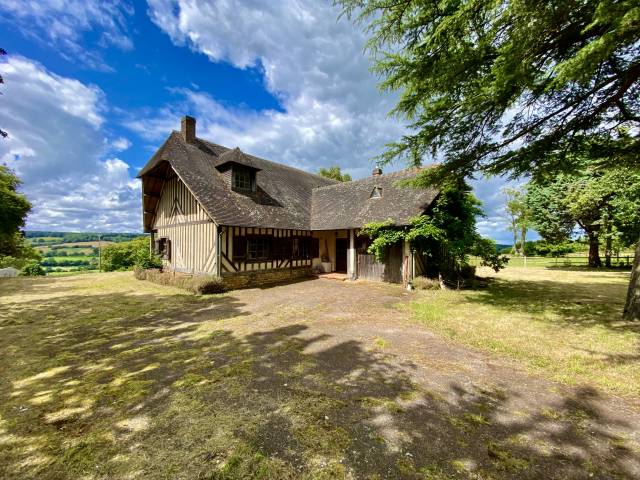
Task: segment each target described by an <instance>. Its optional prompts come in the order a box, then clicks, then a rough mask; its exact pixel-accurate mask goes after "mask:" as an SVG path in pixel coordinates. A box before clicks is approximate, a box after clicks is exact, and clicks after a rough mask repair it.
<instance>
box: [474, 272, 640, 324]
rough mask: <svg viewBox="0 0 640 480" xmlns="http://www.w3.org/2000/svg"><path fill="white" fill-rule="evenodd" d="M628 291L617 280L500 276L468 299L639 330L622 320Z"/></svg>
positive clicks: (577, 321) (575, 321)
mask: <svg viewBox="0 0 640 480" xmlns="http://www.w3.org/2000/svg"><path fill="white" fill-rule="evenodd" d="M625 294H626V285H622V284H617V283H596V282H581V283H567V282H561V281H553V280H538V279H529V280H513V279H509V280H503V279H499V278H498V279H493V281H492V282H491V283H490V284H489V286H488V288H486V289H483V290H481V291H478V293H477V295H473V296H469V298H468V300H469V301H470V302H477V303H480V304H486V305H491V306H493V307H498V308H500V309H504V310H507V311H519V312H527V313H532V314H544V313H550V314H553V315H554V316H555V317H554V318H553V320H550V321H554V322H558V321H559V322H564V323H566V324H571V325H576V326H595V325H597V326H602V327H606V328H608V329H611V330H615V331H629V332H636V333H640V323H639V322H629V321H624V320H623V319H622V308H623V306H624V300H625ZM539 318H541V319H542V317H539Z"/></svg>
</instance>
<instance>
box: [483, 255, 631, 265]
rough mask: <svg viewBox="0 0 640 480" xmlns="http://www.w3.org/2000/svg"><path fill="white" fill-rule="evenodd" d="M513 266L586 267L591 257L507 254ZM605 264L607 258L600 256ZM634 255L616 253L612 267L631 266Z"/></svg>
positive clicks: (612, 259)
mask: <svg viewBox="0 0 640 480" xmlns="http://www.w3.org/2000/svg"><path fill="white" fill-rule="evenodd" d="M507 256H508V257H509V263H508V264H507V266H511V267H586V266H588V265H589V257H588V256H586V255H564V256H560V257H538V256H532V257H521V256H516V255H507ZM471 260H472V261H471V263H472V265H480V259H479V258H477V257H472V259H471ZM600 260H601V261H602V265H603V266H604V261H605V258H604V256H601V257H600ZM633 260H634V255H631V254H628V255H614V256H612V257H611V266H612V267H629V268H631V266H632V265H633Z"/></svg>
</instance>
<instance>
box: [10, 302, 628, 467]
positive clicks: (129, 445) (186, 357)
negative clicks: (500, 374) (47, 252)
mask: <svg viewBox="0 0 640 480" xmlns="http://www.w3.org/2000/svg"><path fill="white" fill-rule="evenodd" d="M131 297H132V295H131V294H123V295H120V294H111V295H91V296H84V297H83V298H74V297H73V296H67V297H64V298H59V299H53V300H49V301H48V303H47V305H39V304H35V303H34V304H33V305H31V306H30V307H29V308H28V309H26V310H29V312H31V313H29V314H28V315H27V316H26V317H23V318H27V320H30V321H27V322H22V323H17V324H11V325H9V326H7V327H4V328H3V332H4V333H8V334H9V336H8V337H4V340H3V345H4V346H5V347H8V348H10V350H9V354H10V355H14V356H15V358H14V359H13V362H15V363H14V365H15V368H13V369H12V368H11V364H12V360H10V359H9V358H7V359H6V360H7V362H6V363H5V364H4V365H3V368H2V374H1V377H2V391H1V392H2V393H0V397H1V400H2V406H1V407H0V408H1V411H2V412H1V414H2V420H3V423H2V424H0V429H1V430H3V431H2V432H1V434H2V439H3V440H2V441H3V442H4V445H5V446H7V447H8V448H5V449H3V453H0V476H2V477H3V478H78V477H80V476H87V475H92V476H94V477H95V478H124V477H126V476H128V477H132V478H136V477H137V478H210V479H219V478H269V479H290V478H369V479H375V478H409V479H411V478H415V479H418V478H431V479H434V478H435V479H438V478H558V479H560V478H614V476H616V475H617V476H619V477H628V478H633V477H634V476H636V475H637V474H638V473H639V470H638V469H639V468H640V466H639V461H640V460H639V458H638V452H637V451H636V450H634V448H636V447H635V446H634V444H633V443H632V442H633V439H632V438H631V439H627V438H626V437H625V436H624V435H630V436H633V435H634V433H633V432H634V425H633V424H632V423H630V420H626V419H624V418H620V417H618V416H614V415H612V414H611V413H610V412H608V411H604V410H602V409H601V405H600V403H601V400H602V399H601V398H600V397H599V395H598V393H597V392H595V391H593V390H589V389H581V390H576V391H572V392H570V393H565V394H561V395H557V396H555V397H553V399H549V398H548V397H545V398H541V399H539V400H536V399H533V400H532V399H527V398H525V395H526V393H525V392H524V391H522V390H520V389H519V388H516V387H514V386H513V385H512V386H505V385H483V384H481V383H479V384H467V383H461V382H460V381H457V380H455V381H453V380H452V382H451V383H450V384H448V385H442V386H441V388H440V389H438V390H431V389H428V388H426V387H425V386H424V385H421V384H418V383H416V381H415V380H414V372H415V370H416V369H417V368H418V367H416V365H414V364H413V363H412V362H411V361H399V360H397V359H396V358H393V357H390V356H388V355H385V354H384V353H381V352H380V351H376V350H371V349H369V348H367V347H366V346H365V345H363V344H362V343H360V342H357V341H354V340H348V341H342V340H339V339H337V338H336V337H335V336H334V335H332V334H331V333H328V332H320V333H318V331H317V330H312V329H310V328H309V325H307V324H305V322H304V319H299V318H298V319H296V318H291V319H288V320H287V321H284V324H281V323H279V324H276V325H274V326H273V327H269V328H262V329H255V328H254V329H251V328H249V327H247V326H246V325H245V326H244V327H243V328H239V330H234V329H231V328H230V327H229V324H228V323H222V324H221V322H222V321H224V320H228V319H231V318H235V317H241V316H243V315H246V314H247V313H248V311H247V308H248V307H247V306H246V305H244V304H243V302H242V301H240V300H239V298H240V297H238V296H234V295H233V294H228V295H224V296H218V297H211V298H204V299H202V298H200V299H199V298H196V297H192V298H191V299H186V298H177V299H174V300H171V299H167V298H164V299H162V301H163V302H164V304H160V305H158V302H159V301H160V299H159V298H157V297H155V296H153V295H135V297H136V298H131ZM178 297H180V296H178ZM139 301H140V302H144V305H148V306H149V309H148V311H146V312H145V313H142V314H140V313H139V314H138V315H132V314H131V313H129V314H127V313H126V312H127V311H126V309H125V310H122V311H121V310H118V307H117V305H122V304H124V305H128V306H129V307H130V309H133V310H135V311H138V309H139V307H140V305H141V304H138V303H137V302H139ZM64 302H71V303H73V304H76V305H78V304H82V303H87V304H91V305H92V308H93V309H95V311H94V312H93V313H92V314H89V319H88V320H86V316H84V317H85V319H83V315H82V314H81V312H79V313H77V315H76V316H73V315H72V312H71V311H67V313H66V315H68V316H69V318H64V317H60V316H57V315H53V317H52V318H47V317H46V312H47V311H49V312H57V311H58V310H59V309H61V308H62V307H63V303H64ZM131 302H133V303H135V305H133V306H132V303H131ZM154 302H155V303H154ZM109 306H111V314H108V313H109V312H110V310H109ZM77 308H78V307H77ZM33 312H35V313H33ZM31 315H34V317H31ZM38 315H39V316H44V317H43V318H40V321H37V320H36V319H35V316H38ZM292 316H293V317H295V312H294V313H293V314H292ZM240 320H241V319H240V318H239V319H238V323H239V322H240ZM20 329H30V330H31V332H30V334H29V336H25V334H24V333H23V334H22V336H21V334H20V332H19V330H20ZM49 330H52V331H51V334H50V335H49V333H48V332H49ZM432 368H435V367H432ZM427 373H428V372H427ZM439 373H440V372H435V371H434V372H433V374H434V375H437V374H439ZM523 402H524V403H523ZM522 405H526V407H523V406H522ZM522 409H524V410H522ZM620 432H627V433H626V434H621V433H620ZM629 432H631V433H629ZM636 433H637V432H636Z"/></svg>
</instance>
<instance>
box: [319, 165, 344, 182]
mask: <svg viewBox="0 0 640 480" xmlns="http://www.w3.org/2000/svg"><path fill="white" fill-rule="evenodd" d="M318 173H319V174H320V175H321V176H323V177H326V178H332V179H334V180H338V181H339V182H350V181H351V175H349V174H348V173H342V172H341V171H340V167H339V166H338V165H334V166H333V167H329V168H321V169H320V171H319V172H318Z"/></svg>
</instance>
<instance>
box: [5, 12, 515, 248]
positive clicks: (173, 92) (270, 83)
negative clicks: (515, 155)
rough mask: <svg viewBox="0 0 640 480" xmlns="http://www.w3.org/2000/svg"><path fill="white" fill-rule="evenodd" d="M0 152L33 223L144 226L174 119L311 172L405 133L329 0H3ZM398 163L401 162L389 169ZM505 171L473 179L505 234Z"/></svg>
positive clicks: (44, 226) (484, 225) (489, 229)
mask: <svg viewBox="0 0 640 480" xmlns="http://www.w3.org/2000/svg"><path fill="white" fill-rule="evenodd" d="M0 9H1V10H2V12H3V15H2V16H1V17H0V28H1V29H2V32H3V35H2V39H1V40H0V42H2V43H0V47H2V48H4V49H5V50H6V51H7V52H8V55H7V56H6V57H3V59H2V60H1V61H0V74H2V76H3V77H4V81H5V84H4V85H3V86H2V88H0V91H1V92H2V94H3V95H2V96H1V97H0V128H2V129H3V130H5V131H7V132H8V133H9V137H8V138H6V139H0V163H3V164H6V165H8V166H9V167H10V168H12V169H13V170H15V171H16V173H17V174H18V175H19V176H20V178H21V179H22V180H23V186H22V191H23V192H24V193H25V194H26V195H27V196H28V198H29V199H30V200H31V202H32V203H33V205H34V209H33V211H32V213H31V214H30V216H29V218H28V221H27V229H30V230H56V231H110V232H118V231H126V232H136V231H141V228H142V221H141V201H140V182H139V180H137V179H136V178H135V177H136V174H137V172H138V171H139V170H140V168H141V167H142V166H143V165H144V164H145V163H146V161H147V160H148V159H149V157H150V156H151V155H152V154H153V153H154V152H155V150H156V149H157V148H158V147H159V146H160V144H161V143H162V142H163V141H164V139H165V138H166V137H167V135H168V134H169V133H170V132H171V130H173V129H179V125H180V117H182V116H183V115H192V116H194V117H196V119H197V128H198V136H200V137H202V138H206V139H208V140H211V141H213V142H215V143H219V144H222V145H225V146H227V147H236V146H238V147H240V148H241V149H242V150H243V151H246V152H249V153H251V154H254V155H258V156H261V157H264V158H267V159H269V160H273V161H276V162H280V163H285V164H288V165H291V166H294V167H297V168H301V169H303V170H307V171H310V172H317V171H318V169H319V168H320V167H328V166H331V165H339V166H340V167H341V168H342V170H343V171H345V172H348V173H349V174H351V176H352V177H354V178H356V179H357V178H362V177H364V176H367V175H370V174H371V169H372V167H373V160H372V159H373V157H375V156H376V155H377V154H379V153H381V152H382V151H383V150H384V145H385V144H386V143H388V142H390V141H393V140H396V139H397V138H399V136H400V135H402V133H403V132H404V131H405V126H404V124H403V122H402V121H400V120H398V119H394V118H390V117H389V116H388V115H387V113H388V112H389V110H391V108H392V107H393V106H394V104H395V102H396V100H397V93H393V92H381V91H380V90H379V89H378V88H377V83H378V81H379V79H378V78H377V77H375V76H374V75H373V74H371V73H370V70H369V67H370V62H369V59H368V57H367V55H366V53H365V52H364V50H363V46H364V43H365V41H366V37H365V34H364V32H363V31H362V29H361V28H359V27H356V26H354V25H353V24H352V23H350V22H349V21H348V19H346V18H340V16H339V14H340V12H339V10H338V8H337V7H335V6H333V2H332V1H331V0H273V1H269V2H265V1H262V0H242V1H231V0H219V1H204V0H148V2H146V3H145V2H143V1H125V0H39V1H37V2H35V1H27V0H24V1H17V0H0ZM400 168H403V165H402V164H401V163H397V164H394V165H391V166H386V167H385V171H390V170H397V169H400ZM504 185H505V181H504V180H503V179H500V178H493V179H489V180H487V179H481V180H475V181H473V186H474V191H475V193H476V195H477V196H478V197H479V198H480V199H481V200H482V202H483V204H484V209H485V212H486V214H487V216H486V217H485V218H483V219H480V220H479V222H478V228H479V230H480V232H481V233H482V234H483V235H485V236H487V237H490V238H493V239H494V240H496V241H498V242H499V243H510V241H511V238H512V234H511V233H510V232H509V231H508V230H507V220H506V216H505V214H504V211H503V210H504V206H503V205H504V194H503V193H502V191H501V188H502V187H503V186H504Z"/></svg>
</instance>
